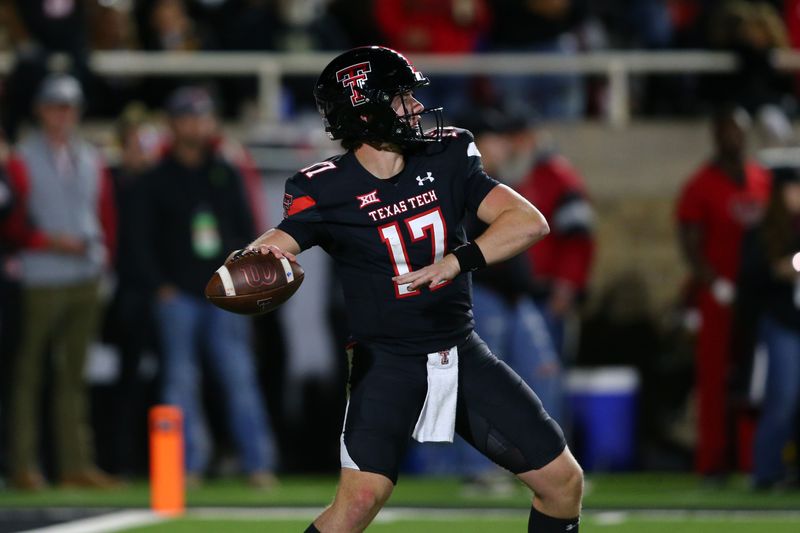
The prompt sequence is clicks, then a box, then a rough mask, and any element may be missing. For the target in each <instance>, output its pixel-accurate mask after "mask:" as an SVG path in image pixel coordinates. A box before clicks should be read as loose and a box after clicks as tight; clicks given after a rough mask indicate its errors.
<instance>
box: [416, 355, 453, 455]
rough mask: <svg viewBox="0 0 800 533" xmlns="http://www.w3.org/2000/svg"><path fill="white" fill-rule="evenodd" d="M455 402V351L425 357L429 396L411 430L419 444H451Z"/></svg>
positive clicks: (426, 397)
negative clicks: (426, 358)
mask: <svg viewBox="0 0 800 533" xmlns="http://www.w3.org/2000/svg"><path fill="white" fill-rule="evenodd" d="M457 399H458V348H457V347H455V346H454V347H452V348H450V349H449V350H443V351H441V352H434V353H429V354H428V394H427V395H426V396H425V403H424V404H423V405H422V411H421V412H420V414H419V420H417V425H416V426H415V427H414V433H413V437H414V440H416V441H418V442H453V433H454V432H455V429H456V400H457Z"/></svg>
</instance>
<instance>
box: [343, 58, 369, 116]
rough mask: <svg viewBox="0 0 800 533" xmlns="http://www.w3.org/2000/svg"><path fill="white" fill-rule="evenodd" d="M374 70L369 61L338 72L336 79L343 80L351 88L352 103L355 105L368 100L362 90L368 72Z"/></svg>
mask: <svg viewBox="0 0 800 533" xmlns="http://www.w3.org/2000/svg"><path fill="white" fill-rule="evenodd" d="M368 72H372V67H370V64H369V61H364V62H363V63H358V64H357V65H350V66H349V67H345V68H343V69H342V70H339V71H337V72H336V81H338V82H341V84H342V85H344V87H345V88H348V87H349V88H350V103H351V104H353V107H355V106H358V105H361V104H363V103H365V102H366V101H367V97H366V96H365V95H364V93H362V92H361V89H363V88H364V82H365V81H367V73H368Z"/></svg>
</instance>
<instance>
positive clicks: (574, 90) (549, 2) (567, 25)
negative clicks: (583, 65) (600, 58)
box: [490, 0, 586, 120]
mask: <svg viewBox="0 0 800 533" xmlns="http://www.w3.org/2000/svg"><path fill="white" fill-rule="evenodd" d="M491 10H492V14H493V17H494V24H493V28H492V31H491V37H490V42H491V44H492V48H493V49H494V50H495V51H497V52H513V53H519V52H541V53H550V54H558V55H564V56H571V55H574V54H575V53H577V52H578V50H579V49H580V43H579V33H580V29H581V26H582V25H583V23H584V21H585V16H586V10H585V6H584V5H583V1H582V0H529V1H522V0H492V1H491ZM499 83H500V84H501V85H500V87H501V89H502V92H503V94H504V97H505V98H506V99H509V100H516V101H520V102H536V106H537V108H538V109H539V112H540V113H541V115H542V117H543V118H545V119H564V120H569V119H572V120H575V119H579V118H581V117H582V116H583V113H584V106H585V102H584V100H585V95H584V91H583V80H582V78H581V76H580V75H579V74H570V73H567V74H550V75H537V76H525V77H522V76H512V77H508V78H507V79H503V80H501V81H500V82H499Z"/></svg>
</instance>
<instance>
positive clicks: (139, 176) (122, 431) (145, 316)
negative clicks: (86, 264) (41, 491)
mask: <svg viewBox="0 0 800 533" xmlns="http://www.w3.org/2000/svg"><path fill="white" fill-rule="evenodd" d="M117 141H118V143H119V148H120V155H121V157H120V161H119V164H118V165H116V166H114V167H112V168H111V176H112V178H113V182H114V192H115V197H116V199H117V210H118V213H119V217H118V218H119V253H118V254H117V256H116V262H115V265H114V270H115V272H116V275H117V284H116V290H115V293H114V297H113V298H112V300H111V304H110V306H109V309H108V313H107V314H106V320H105V327H104V336H105V337H106V339H105V340H107V341H109V342H110V343H111V344H113V345H115V346H116V347H117V349H118V352H119V355H120V373H119V379H118V381H117V383H116V384H115V396H114V398H115V400H116V402H117V405H116V409H115V413H116V416H115V419H114V421H115V423H116V425H117V427H116V428H115V431H113V436H114V438H115V440H114V442H113V450H112V451H111V453H110V454H109V455H110V457H111V458H112V464H113V465H114V471H116V472H118V473H124V474H133V473H136V471H137V470H141V468H137V467H142V466H143V465H139V464H138V461H137V459H138V458H139V457H141V456H142V455H143V454H142V453H137V452H138V451H140V450H141V443H142V441H143V440H144V435H145V434H146V428H145V427H144V426H145V424H146V422H145V421H146V419H147V416H146V412H145V411H146V405H147V398H146V390H145V384H144V383H142V381H141V379H140V377H139V368H140V365H141V361H142V356H143V355H144V352H145V351H146V350H148V349H151V350H152V349H153V348H154V345H155V341H154V336H155V333H154V331H153V329H154V328H153V314H152V305H151V304H152V298H153V295H152V294H151V293H150V292H148V291H146V290H142V283H141V280H140V279H139V277H140V273H139V272H138V271H137V270H136V268H135V256H134V254H133V245H134V243H135V242H136V233H137V232H138V231H140V226H139V216H140V214H141V213H140V212H139V211H138V210H137V206H136V196H137V195H138V194H139V193H140V189H141V187H142V181H143V178H144V176H145V175H146V174H147V172H148V171H149V170H150V169H151V168H152V167H153V166H154V165H155V164H156V163H157V161H158V157H159V148H160V145H159V143H160V141H161V137H160V135H159V132H158V131H157V130H156V128H155V126H154V125H153V124H152V123H151V122H150V121H149V119H148V117H147V115H146V113H145V109H144V108H143V107H142V106H141V104H131V105H129V106H128V108H127V109H126V110H125V112H124V113H123V115H122V117H121V118H120V120H119V122H118V124H117ZM136 421H141V423H137V422H136Z"/></svg>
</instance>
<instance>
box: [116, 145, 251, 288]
mask: <svg viewBox="0 0 800 533" xmlns="http://www.w3.org/2000/svg"><path fill="white" fill-rule="evenodd" d="M137 193H138V194H137V198H136V202H135V206H136V207H135V209H136V211H137V214H138V216H137V217H136V218H138V219H139V220H140V221H141V222H140V223H141V228H140V229H141V230H140V231H136V232H135V233H134V234H133V235H132V241H133V242H132V247H133V250H132V252H133V253H132V260H133V261H134V262H135V268H136V270H137V272H138V273H139V276H138V277H139V278H140V279H141V281H142V283H144V284H145V286H146V287H147V288H150V289H155V288H157V287H158V286H160V285H164V284H171V285H174V286H176V287H178V288H179V289H181V290H182V291H184V292H187V293H190V294H194V295H197V296H201V297H202V295H203V291H204V289H205V286H206V283H207V282H208V280H209V279H210V278H211V275H212V274H213V273H214V271H215V270H216V269H217V268H219V266H220V265H221V264H222V263H223V261H224V260H225V258H226V257H227V255H228V254H229V253H230V252H231V251H232V250H234V249H237V248H242V247H243V246H245V245H247V244H248V243H249V242H250V241H251V240H252V239H253V238H254V237H255V228H254V224H253V216H252V213H251V211H250V207H249V205H248V203H247V201H246V198H245V192H244V185H243V181H242V177H241V175H240V174H239V172H238V171H237V170H236V169H235V168H234V167H233V166H231V165H230V164H229V163H227V162H226V161H224V160H223V159H221V158H220V157H218V156H216V155H213V154H209V157H208V159H207V160H206V161H205V162H204V163H203V164H202V165H200V166H199V167H197V168H188V167H185V166H183V165H182V164H181V163H179V162H178V161H177V160H176V159H175V158H174V157H172V155H171V154H168V155H167V156H166V157H165V158H164V159H163V160H162V161H161V162H160V163H159V164H158V165H157V166H156V167H155V168H154V169H153V170H151V171H150V172H149V173H148V175H146V176H145V177H144V178H143V181H142V186H141V187H140V188H139V191H137Z"/></svg>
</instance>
